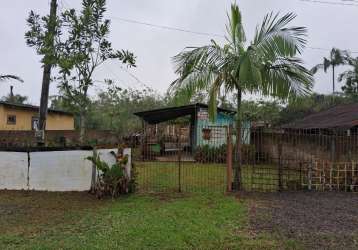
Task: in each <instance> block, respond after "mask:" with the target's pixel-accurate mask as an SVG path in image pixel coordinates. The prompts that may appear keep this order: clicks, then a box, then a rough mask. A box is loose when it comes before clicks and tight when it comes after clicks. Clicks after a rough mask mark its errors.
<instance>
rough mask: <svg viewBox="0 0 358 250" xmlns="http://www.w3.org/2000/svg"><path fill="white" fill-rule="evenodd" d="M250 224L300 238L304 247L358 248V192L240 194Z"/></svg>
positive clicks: (258, 230) (294, 238)
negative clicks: (246, 209)
mask: <svg viewBox="0 0 358 250" xmlns="http://www.w3.org/2000/svg"><path fill="white" fill-rule="evenodd" d="M241 197H243V198H244V200H247V201H248V204H249V215H250V225H251V227H252V230H254V231H255V232H259V233H262V232H270V233H274V234H275V235H278V237H279V238H280V237H282V238H286V239H287V238H288V239H292V240H294V241H296V242H300V244H301V245H302V247H303V248H305V249H358V194H356V193H343V192H341V193H335V192H325V193H320V192H283V193H261V194H257V193H255V194H242V195H241Z"/></svg>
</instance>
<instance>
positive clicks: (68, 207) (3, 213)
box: [0, 191, 109, 235]
mask: <svg viewBox="0 0 358 250" xmlns="http://www.w3.org/2000/svg"><path fill="white" fill-rule="evenodd" d="M108 202H109V201H107V200H105V201H99V200H97V199H96V198H95V197H94V196H93V195H90V194H88V193H83V192H69V193H57V192H33V191H0V234H15V235H35V234H37V233H38V232H40V231H43V230H46V229H47V228H50V226H52V225H55V226H60V225H62V224H65V223H67V224H68V223H76V221H77V220H76V219H73V217H75V216H78V215H81V214H85V213H87V212H89V211H90V210H95V209H98V208H100V207H103V206H105V204H106V203H108Z"/></svg>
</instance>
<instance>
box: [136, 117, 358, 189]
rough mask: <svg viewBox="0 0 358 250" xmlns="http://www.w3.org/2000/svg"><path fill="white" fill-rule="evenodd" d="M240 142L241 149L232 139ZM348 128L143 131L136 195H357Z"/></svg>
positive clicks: (168, 127)
mask: <svg viewBox="0 0 358 250" xmlns="http://www.w3.org/2000/svg"><path fill="white" fill-rule="evenodd" d="M238 138H240V140H239V141H240V143H239V144H238V143H237V141H238V140H237V139H238ZM357 150H358V136H357V133H356V131H355V130H346V131H339V132H337V131H335V133H332V131H327V130H285V129H267V128H252V127H250V128H241V129H240V130H235V129H232V128H230V126H228V125H222V126H220V125H215V126H209V125H203V126H196V127H195V128H193V127H192V126H190V125H188V124H180V125H175V124H165V125H162V126H161V127H160V126H158V125H152V126H147V127H146V130H145V133H144V134H143V135H142V136H141V139H140V144H139V145H138V146H137V147H136V148H135V150H134V152H136V153H135V155H134V160H135V167H136V171H137V176H138V180H137V182H138V189H139V190H140V191H142V192H151V191H153V192H167V191H179V192H182V191H183V192H225V191H230V190H232V189H235V188H236V186H235V185H236V184H237V182H238V181H237V180H238V179H239V176H241V178H240V180H241V181H240V183H239V184H240V187H241V188H242V189H243V190H247V191H283V190H301V189H309V190H319V191H329V190H339V191H347V192H351V191H353V192H357V191H358V157H357V156H358V155H357Z"/></svg>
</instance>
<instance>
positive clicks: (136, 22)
mask: <svg viewBox="0 0 358 250" xmlns="http://www.w3.org/2000/svg"><path fill="white" fill-rule="evenodd" d="M300 1H309V0H300ZM357 6H358V5H357ZM111 18H113V19H116V20H119V21H124V20H125V21H124V22H128V23H135V24H141V25H146V26H151V27H155V28H160V29H166V30H173V31H178V32H186V33H191V34H195V35H198V34H199V35H205V36H217V37H223V38H224V37H225V36H224V35H219V34H214V33H203V32H199V33H198V32H196V31H191V30H183V29H181V28H177V27H171V26H166V25H159V24H153V23H147V22H141V21H136V20H130V19H125V18H120V17H111ZM129 20H130V21H129ZM306 48H307V49H312V50H322V51H331V49H328V48H320V47H310V46H307V47H306ZM351 53H353V54H354V53H358V52H355V51H354V52H351ZM134 78H136V77H134ZM136 80H138V79H136Z"/></svg>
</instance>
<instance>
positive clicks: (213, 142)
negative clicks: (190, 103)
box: [193, 108, 251, 147]
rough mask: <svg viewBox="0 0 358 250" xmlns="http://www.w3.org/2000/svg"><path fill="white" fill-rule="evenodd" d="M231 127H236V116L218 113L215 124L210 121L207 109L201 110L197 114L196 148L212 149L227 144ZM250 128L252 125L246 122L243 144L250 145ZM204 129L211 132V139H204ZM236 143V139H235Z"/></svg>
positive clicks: (243, 131)
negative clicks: (208, 147)
mask: <svg viewBox="0 0 358 250" xmlns="http://www.w3.org/2000/svg"><path fill="white" fill-rule="evenodd" d="M229 125H232V126H233V127H234V125H235V119H234V115H229V114H227V113H223V112H218V114H217V118H216V121H215V122H211V121H210V120H209V116H208V112H207V109H203V108H201V109H200V110H199V111H198V112H197V114H196V124H195V142H194V144H193V145H194V146H203V145H209V146H212V147H220V146H222V145H223V144H226V141H227V128H228V126H229ZM250 128H251V123H250V122H249V121H244V122H243V124H242V131H241V134H242V143H243V144H250V133H251V131H250ZM203 129H208V130H210V131H211V132H210V139H205V138H204V132H203ZM233 141H235V138H233Z"/></svg>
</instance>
